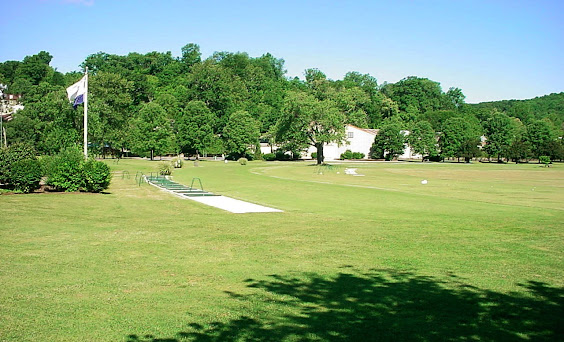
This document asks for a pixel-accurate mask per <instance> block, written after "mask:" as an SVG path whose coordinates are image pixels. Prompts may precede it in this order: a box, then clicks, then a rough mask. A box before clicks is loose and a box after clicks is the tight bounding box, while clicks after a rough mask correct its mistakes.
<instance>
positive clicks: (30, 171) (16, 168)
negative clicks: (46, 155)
mask: <svg viewBox="0 0 564 342" xmlns="http://www.w3.org/2000/svg"><path fill="white" fill-rule="evenodd" d="M42 176H43V169H42V167H41V164H40V163H39V161H38V160H37V159H35V158H33V159H31V158H30V159H23V160H18V161H16V162H14V163H12V166H11V169H10V184H11V185H12V186H13V187H14V190H16V191H21V192H25V193H28V192H32V191H34V190H36V189H39V186H40V185H39V183H40V182H41V177H42Z"/></svg>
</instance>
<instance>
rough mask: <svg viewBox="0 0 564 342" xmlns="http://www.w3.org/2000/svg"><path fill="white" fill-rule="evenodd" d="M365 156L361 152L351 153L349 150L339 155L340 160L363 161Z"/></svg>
mask: <svg viewBox="0 0 564 342" xmlns="http://www.w3.org/2000/svg"><path fill="white" fill-rule="evenodd" d="M364 156H365V154H364V153H361V152H351V150H346V151H345V152H344V153H341V157H340V159H364Z"/></svg>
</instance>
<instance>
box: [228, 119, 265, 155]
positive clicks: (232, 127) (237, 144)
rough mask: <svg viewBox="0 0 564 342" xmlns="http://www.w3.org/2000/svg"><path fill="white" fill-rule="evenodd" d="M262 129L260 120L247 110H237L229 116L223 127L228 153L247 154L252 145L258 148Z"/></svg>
mask: <svg viewBox="0 0 564 342" xmlns="http://www.w3.org/2000/svg"><path fill="white" fill-rule="evenodd" d="M259 135H260V131H259V125H258V122H257V121H256V120H255V119H253V117H252V116H251V115H250V114H249V113H248V112H246V111H237V112H235V113H233V114H231V115H230V116H229V121H228V122H227V124H226V125H225V128H224V129H223V139H224V141H225V147H226V149H227V151H228V153H231V154H235V155H239V156H241V155H245V154H247V153H248V152H249V151H248V150H249V146H250V145H255V148H258V139H259Z"/></svg>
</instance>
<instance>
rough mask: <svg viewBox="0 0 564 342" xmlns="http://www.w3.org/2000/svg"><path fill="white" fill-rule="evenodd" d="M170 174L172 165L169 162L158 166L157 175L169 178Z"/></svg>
mask: <svg viewBox="0 0 564 342" xmlns="http://www.w3.org/2000/svg"><path fill="white" fill-rule="evenodd" d="M171 174H172V164H171V163H169V162H162V163H160V164H159V175H162V176H170V175H171Z"/></svg>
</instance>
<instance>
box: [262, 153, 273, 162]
mask: <svg viewBox="0 0 564 342" xmlns="http://www.w3.org/2000/svg"><path fill="white" fill-rule="evenodd" d="M262 158H263V159H264V160H266V161H273V160H276V155H275V154H274V153H266V154H263V155H262Z"/></svg>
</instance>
